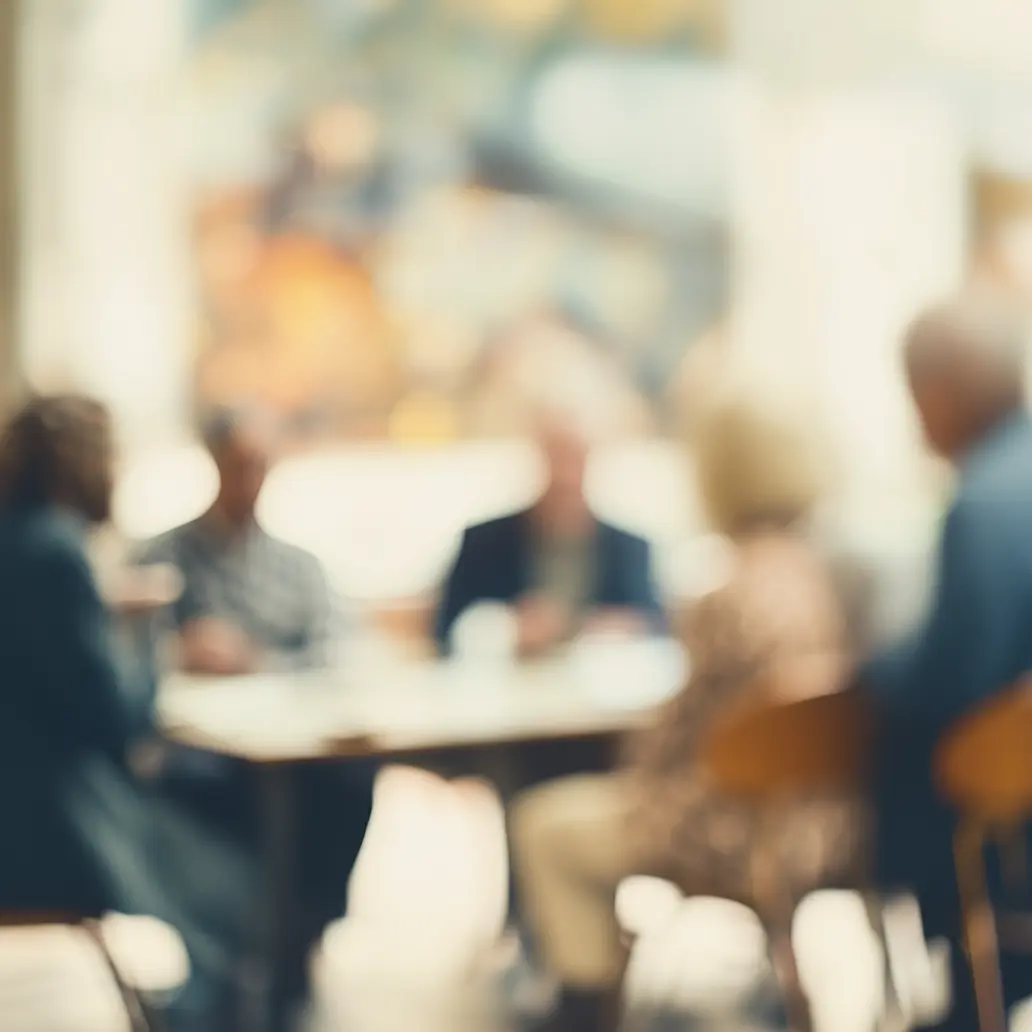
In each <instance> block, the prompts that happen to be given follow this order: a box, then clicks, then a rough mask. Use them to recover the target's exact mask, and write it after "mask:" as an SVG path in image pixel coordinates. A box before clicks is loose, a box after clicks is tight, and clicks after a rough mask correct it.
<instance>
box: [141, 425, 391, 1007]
mask: <svg viewBox="0 0 1032 1032" xmlns="http://www.w3.org/2000/svg"><path fill="white" fill-rule="evenodd" d="M203 438H204V442H205V445H206V446H207V448H208V450H209V452H210V453H211V457H212V459H213V461H214V463H215V467H216V470H217V471H218V478H219V485H218V492H217V494H216V497H215V501H214V502H213V503H212V505H211V507H210V508H209V509H208V511H207V512H206V513H204V514H203V515H202V516H200V517H199V518H198V519H196V520H193V521H192V522H190V523H187V524H185V525H184V526H181V527H178V528H176V529H175V530H171V531H169V532H168V533H167V534H164V535H162V536H161V537H159V538H157V539H156V540H154V541H152V542H150V543H149V544H148V545H146V546H145V547H144V548H143V549H142V551H141V553H140V554H139V556H138V559H137V561H138V563H139V564H140V565H141V566H146V565H148V564H152V563H162V564H170V565H172V566H174V567H175V568H176V569H178V571H179V573H180V574H181V576H182V581H183V593H182V595H181V596H180V598H179V600H178V601H177V602H176V603H175V604H174V605H173V606H172V607H171V610H170V616H171V620H172V624H173V628H172V629H173V631H174V632H175V634H176V635H177V637H178V645H179V647H178V654H179V665H180V666H181V667H182V668H183V669H184V670H185V671H187V672H189V673H193V674H199V675H210V676H216V677H219V676H234V675H242V674H254V673H274V672H277V671H284V672H290V671H303V670H318V669H320V668H324V667H327V666H328V665H329V664H330V663H331V661H332V658H333V657H332V652H333V647H334V645H335V643H336V639H337V630H338V627H337V621H336V614H335V607H334V605H333V601H332V598H331V594H330V588H329V585H328V583H327V581H326V577H325V575H324V573H323V571H322V568H321V566H320V564H319V562H318V561H317V560H316V558H315V557H314V556H312V555H309V554H308V553H307V552H304V551H302V550H301V549H299V548H296V547H294V546H293V545H290V544H288V543H286V542H284V541H280V540H279V539H277V538H275V537H273V536H272V535H271V534H269V533H268V532H267V531H266V530H265V529H264V528H263V527H262V526H261V525H260V524H259V522H258V519H257V516H256V511H255V510H256V507H257V504H258V499H259V496H260V494H261V490H262V487H263V486H264V483H265V479H266V475H267V473H268V471H269V469H270V468H271V466H272V464H273V462H274V460H275V457H276V453H277V447H278V440H277V428H276V426H275V423H274V421H273V419H272V418H271V417H270V416H269V415H268V414H267V413H265V412H263V411H262V410H260V409H255V408H240V409H220V410H218V411H216V412H214V413H212V414H211V415H210V417H209V418H208V419H207V420H206V421H205V423H204V427H203ZM374 777H375V771H374V770H371V769H367V768H364V767H360V766H359V765H357V764H355V763H348V764H340V765H334V766H329V767H326V768H312V769H308V770H304V771H299V772H297V776H296V782H297V784H296V785H295V796H296V798H297V806H298V811H299V812H298V827H299V835H300V840H301V841H300V843H299V848H298V870H297V872H296V874H297V877H296V887H295V888H296V891H295V901H296V902H297V904H298V909H299V913H298V915H297V927H296V929H295V935H296V939H297V942H296V944H295V945H296V948H292V949H291V951H290V952H291V953H292V955H293V958H294V963H293V964H292V968H293V970H292V971H290V972H286V973H282V974H283V975H284V977H285V991H286V993H287V995H288V996H291V997H295V996H303V994H304V989H305V974H304V972H305V957H306V954H307V951H308V948H309V946H310V945H311V943H312V942H313V941H314V940H315V939H316V937H317V936H318V935H319V934H320V933H321V931H322V929H323V927H324V926H325V925H326V924H327V923H328V922H329V921H331V920H333V919H334V918H337V917H340V916H342V915H343V913H344V911H345V909H346V906H347V886H348V879H349V876H350V872H351V869H352V867H353V866H354V863H355V860H356V859H357V857H358V853H359V850H360V849H361V846H362V841H363V838H364V836H365V831H366V827H367V825H368V823H369V818H370V815H371V813H372V805H373V780H374ZM159 780H160V784H161V788H162V791H163V792H164V793H165V794H166V795H167V796H168V797H170V798H172V799H174V800H175V801H177V802H178V803H179V804H180V805H182V806H184V807H185V808H187V809H188V810H190V812H192V813H194V814H195V815H197V816H198V817H199V818H200V819H201V820H203V821H205V822H206V823H208V824H210V825H211V826H213V827H214V828H216V829H217V830H218V831H219V832H220V833H228V834H230V835H232V836H233V837H234V838H236V839H237V841H239V842H240V843H241V844H242V845H244V846H246V847H247V848H248V849H250V850H251V851H256V850H257V849H258V848H259V845H260V843H259V839H260V837H261V835H260V828H259V826H258V825H259V816H258V809H259V806H258V798H257V796H258V793H257V787H256V785H255V784H254V782H253V778H252V771H251V770H250V769H249V768H248V767H246V766H245V765H243V764H240V763H235V762H233V761H230V760H228V759H226V758H225V757H219V756H214V755H210V754H204V753H198V752H194V751H192V750H185V749H178V750H174V751H172V752H170V753H169V755H168V756H167V757H166V760H165V763H164V767H163V769H162V770H161V772H160V774H159Z"/></svg>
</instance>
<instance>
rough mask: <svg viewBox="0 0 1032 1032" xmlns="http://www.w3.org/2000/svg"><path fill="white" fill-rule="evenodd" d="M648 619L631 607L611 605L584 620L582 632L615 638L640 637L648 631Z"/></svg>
mask: <svg viewBox="0 0 1032 1032" xmlns="http://www.w3.org/2000/svg"><path fill="white" fill-rule="evenodd" d="M648 629H649V625H648V621H647V620H646V619H645V618H644V617H643V616H642V615H641V613H639V612H636V611H635V610H633V609H621V608H619V607H617V606H613V607H610V608H607V609H599V610H597V611H596V612H595V613H592V614H591V616H589V617H588V618H587V620H585V621H584V626H583V628H582V633H584V634H592V635H607V636H609V637H616V638H641V637H643V636H644V635H645V634H647V633H648Z"/></svg>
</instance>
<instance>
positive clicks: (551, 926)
mask: <svg viewBox="0 0 1032 1032" xmlns="http://www.w3.org/2000/svg"><path fill="white" fill-rule="evenodd" d="M793 415H794V414H793ZM696 435H697V440H696V453H697V456H696V457H697V465H698V473H699V481H700V485H699V486H700V492H701V495H702V499H703V501H704V503H705V505H706V508H707V510H708V513H709V516H710V518H711V521H712V523H713V525H714V527H715V529H716V530H717V531H719V532H720V533H721V534H723V535H725V536H726V538H727V541H728V543H729V544H730V546H731V548H732V551H731V553H730V555H731V562H730V563H729V565H728V569H727V573H726V580H725V581H724V583H723V584H721V585H717V586H714V588H713V589H712V590H711V591H710V592H709V593H707V594H704V595H703V596H702V597H701V598H699V599H698V600H697V601H696V602H694V603H693V604H692V605H691V607H690V609H689V610H688V611H687V612H686V614H685V615H684V617H683V618H682V628H681V630H682V635H683V637H684V639H685V644H686V645H687V648H688V651H689V654H690V655H691V658H692V674H691V679H690V681H689V683H688V684H687V685H686V686H685V687H684V689H683V690H682V691H681V692H680V693H679V694H678V695H677V696H676V697H675V698H674V699H673V700H672V701H671V702H670V703H669V704H667V706H666V707H664V709H663V710H662V712H661V713H660V714H659V716H658V718H657V720H656V721H655V725H654V726H653V727H651V728H650V729H648V730H645V731H643V732H640V733H639V734H637V735H636V736H634V737H633V738H632V739H631V741H630V742H629V749H628V753H627V759H628V762H627V764H626V765H625V766H624V767H623V769H622V770H620V771H619V772H618V773H615V774H608V775H601V776H591V777H588V776H581V777H572V778H566V779H563V780H559V781H555V782H553V783H551V784H546V785H544V786H542V787H540V788H537V789H533V790H531V791H529V792H527V793H526V794H524V795H523V796H522V797H521V798H520V799H519V800H518V801H517V802H516V804H515V807H514V810H513V814H512V835H513V851H514V857H515V863H516V872H517V874H518V876H519V878H520V880H521V886H522V889H523V893H524V898H525V903H526V907H527V910H528V914H529V917H530V918H531V920H532V924H533V926H534V928H535V929H536V932H537V935H538V937H539V945H540V948H541V952H542V953H543V955H544V958H545V960H546V961H547V963H548V964H549V966H550V967H551V969H552V971H553V972H554V974H555V975H557V976H558V977H559V979H560V981H561V982H562V985H563V993H562V996H561V1007H560V1010H559V1012H558V1014H556V1015H555V1016H554V1020H555V1025H554V1027H555V1028H556V1029H563V1030H565V1032H573V1030H585V1032H587V1030H592V1032H594V1030H598V1029H603V1028H613V1027H615V1021H616V1013H615V1010H616V1006H615V998H614V997H615V990H616V989H617V987H618V984H619V980H620V979H621V977H622V973H623V969H624V964H625V956H624V949H623V946H622V945H621V933H620V928H619V926H618V924H617V919H616V913H615V906H614V901H615V896H616V890H617V887H618V885H619V884H620V882H621V881H622V880H623V879H624V878H626V877H629V876H630V875H633V874H654V875H659V876H661V877H668V878H673V879H674V880H675V881H676V882H677V883H678V884H679V885H680V886H681V887H682V888H683V889H684V890H685V891H686V892H688V893H689V894H692V895H696V894H698V895H712V896H719V897H724V898H730V899H734V900H738V901H740V902H744V903H746V904H747V905H753V904H754V901H755V900H756V893H758V892H759V891H761V886H763V885H764V883H765V877H764V873H763V872H764V871H774V870H776V871H777V872H778V874H779V876H780V877H781V878H786V879H787V881H788V883H790V884H791V887H792V900H789V901H786V902H789V903H791V902H793V901H795V902H798V901H800V900H802V898H803V897H804V896H805V895H807V894H808V893H809V892H810V891H812V890H813V889H814V888H815V887H817V886H818V885H821V884H825V883H826V882H827V880H828V879H831V878H834V877H835V876H836V875H837V874H841V873H842V871H843V869H844V868H846V867H847V866H848V865H850V864H851V863H852V861H853V858H854V855H855V848H854V847H855V845H856V837H857V834H858V833H859V831H860V826H859V823H858V821H857V814H856V812H855V810H854V808H853V807H852V806H851V805H848V804H846V803H842V802H837V801H823V800H813V801H812V802H809V803H800V804H794V805H786V806H785V807H784V808H783V809H782V810H781V812H780V813H778V814H775V815H774V817H773V818H771V814H770V809H769V807H767V808H764V809H762V811H761V808H760V807H759V806H754V805H752V804H750V803H745V802H741V801H740V800H738V799H735V798H732V797H727V796H724V795H721V794H719V793H717V792H716V791H714V790H713V789H712V788H710V787H709V786H708V785H707V782H706V776H705V773H704V771H703V770H702V768H701V766H700V763H699V759H698V755H697V750H698V747H699V744H700V743H701V742H702V741H703V740H704V738H705V735H706V733H707V730H708V728H709V727H710V725H711V723H712V721H713V720H714V719H716V718H717V717H718V716H719V715H720V714H721V713H723V712H724V711H725V710H726V709H727V708H729V707H732V706H734V705H736V704H738V703H741V702H742V701H743V700H744V699H745V698H746V697H747V695H748V693H750V692H752V691H754V690H756V685H757V684H758V683H760V679H762V678H763V675H764V674H765V673H766V672H767V671H769V670H770V669H771V667H772V665H773V664H776V663H781V662H784V661H793V660H795V661H806V662H807V663H813V664H814V665H813V667H812V668H811V669H812V671H813V675H814V676H815V677H819V678H821V679H822V680H823V679H825V678H826V679H829V680H832V681H834V680H835V679H836V678H839V677H841V676H842V675H843V673H844V671H845V669H846V664H847V663H848V655H847V653H848V647H847V642H846V629H845V626H844V621H843V619H842V615H841V611H840V606H839V604H838V600H837V597H836V593H835V590H834V587H833V585H832V583H831V580H830V577H829V575H828V574H827V573H826V571H825V569H824V568H823V565H822V563H821V561H820V560H819V559H818V557H817V556H816V555H815V554H814V551H813V550H812V549H811V547H810V546H809V545H808V543H807V539H806V533H807V524H808V519H809V517H810V515H811V509H812V507H813V506H814V504H815V502H816V501H817V500H818V497H819V493H820V490H821V479H820V476H819V464H818V463H817V461H816V458H815V457H814V455H813V449H812V445H813V443H814V441H813V432H812V430H810V429H809V428H806V427H803V426H801V425H798V424H797V422H796V421H795V419H794V418H790V417H789V415H788V413H787V412H781V411H780V410H779V409H778V408H776V407H774V406H772V404H771V395H770V393H769V392H768V393H766V394H759V393H758V394H757V395H756V396H755V397H754V396H751V395H750V394H749V393H748V392H743V391H737V390H736V391H733V392H731V393H729V394H727V395H726V396H724V397H723V398H722V399H721V400H720V401H719V402H718V401H714V402H713V403H712V404H708V405H707V406H706V407H705V410H704V411H702V412H700V413H699V421H698V423H697V426H696ZM768 909H769V908H768ZM775 959H776V960H780V959H781V958H775Z"/></svg>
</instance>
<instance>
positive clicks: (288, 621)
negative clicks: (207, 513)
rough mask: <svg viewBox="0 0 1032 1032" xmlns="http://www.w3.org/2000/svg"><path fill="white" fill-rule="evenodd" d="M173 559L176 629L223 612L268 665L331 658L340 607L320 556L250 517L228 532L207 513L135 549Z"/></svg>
mask: <svg viewBox="0 0 1032 1032" xmlns="http://www.w3.org/2000/svg"><path fill="white" fill-rule="evenodd" d="M136 561H137V563H138V564H140V565H144V564H148V563H170V564H172V565H173V566H175V567H176V568H178V570H179V572H180V573H181V574H182V576H183V584H184V588H183V594H182V597H181V598H180V600H179V601H178V602H177V603H176V605H175V606H174V607H173V610H172V618H173V622H174V624H175V627H176V629H181V628H182V627H184V626H185V625H186V624H189V623H191V622H193V621H195V620H199V619H204V618H214V619H219V620H225V621H226V622H228V623H231V624H233V625H234V626H235V627H237V628H239V629H240V630H241V631H243V632H244V633H245V634H246V635H247V636H248V637H249V638H250V639H251V641H253V642H255V643H256V644H257V645H259V646H260V647H261V648H262V649H264V650H265V651H266V652H267V653H268V654H269V658H270V665H271V666H273V667H277V668H292V669H310V668H317V667H320V666H326V665H328V664H329V663H330V661H331V658H332V657H331V655H330V653H331V646H332V644H333V641H334V640H335V638H336V637H337V629H338V628H337V618H336V617H337V613H336V607H335V606H334V604H333V601H332V598H331V594H330V590H329V586H328V584H327V582H326V577H325V575H324V574H323V571H322V567H321V566H320V564H319V562H318V560H316V558H315V557H314V556H312V555H310V554H309V553H307V552H305V551H303V550H302V549H300V548H295V547H294V546H293V545H289V544H287V543H286V542H285V541H280V540H279V539H277V538H274V537H272V535H270V534H268V533H266V531H264V530H263V529H262V528H261V527H260V526H258V524H256V523H255V524H252V525H251V526H250V527H249V528H247V529H246V530H244V531H243V532H241V533H238V534H234V535H233V536H232V537H227V536H225V535H224V534H222V533H221V532H220V531H219V530H218V529H217V528H214V527H212V526H211V525H210V524H209V522H208V521H207V520H205V518H204V517H202V518H201V519H198V520H194V521H193V522H192V523H187V524H184V525H183V526H181V527H177V528H176V529H175V530H172V531H169V532H168V533H167V534H163V535H162V536H161V537H159V538H156V539H155V540H154V541H152V542H150V543H149V544H148V545H146V546H145V547H144V548H143V549H142V551H141V552H140V554H139V555H138V556H137V557H136Z"/></svg>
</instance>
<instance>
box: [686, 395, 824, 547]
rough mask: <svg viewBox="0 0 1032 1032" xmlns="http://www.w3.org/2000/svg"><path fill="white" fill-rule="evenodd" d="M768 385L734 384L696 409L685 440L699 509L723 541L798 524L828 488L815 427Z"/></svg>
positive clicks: (788, 398) (808, 514)
mask: <svg viewBox="0 0 1032 1032" xmlns="http://www.w3.org/2000/svg"><path fill="white" fill-rule="evenodd" d="M807 424H808V421H807V420H806V418H805V415H804V414H803V411H802V410H801V409H800V408H799V407H798V406H793V404H792V401H791V399H790V397H789V396H788V395H786V394H785V393H784V392H781V391H779V388H778V387H777V386H776V385H774V384H773V383H770V382H766V383H763V382H756V383H753V384H748V383H746V382H745V381H743V380H741V379H740V378H736V379H735V381H734V382H727V383H725V384H724V387H723V390H721V391H719V392H718V393H717V394H715V395H714V396H712V397H711V398H709V399H708V400H707V402H706V403H705V404H703V405H701V406H700V408H699V411H698V412H697V414H696V421H695V424H694V427H693V431H692V434H691V438H690V440H691V444H692V445H693V450H694V453H695V461H696V473H697V478H698V486H699V491H700V494H701V498H702V503H703V507H704V509H705V511H706V513H707V515H708V517H709V519H710V521H711V522H712V523H713V525H714V528H715V529H716V530H718V531H720V532H721V533H723V534H727V535H729V536H731V535H736V534H741V533H746V532H749V531H751V530H756V529H760V528H762V527H777V528H786V529H787V528H789V527H792V526H794V525H796V524H798V523H801V522H804V521H805V520H806V519H807V518H809V517H810V516H811V514H812V512H813V509H814V507H815V506H816V504H817V503H818V502H819V501H820V499H821V496H822V495H823V493H824V491H825V488H826V486H827V483H826V478H825V466H824V461H823V456H822V455H821V454H820V451H819V448H818V442H817V438H816V434H815V432H814V428H813V427H812V426H809V425H807Z"/></svg>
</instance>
